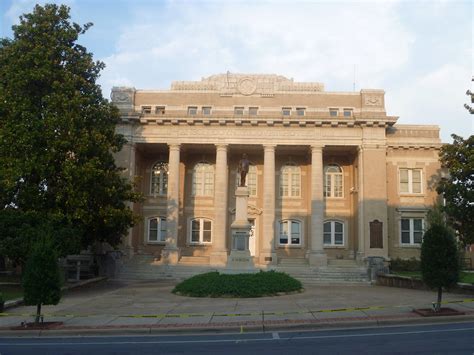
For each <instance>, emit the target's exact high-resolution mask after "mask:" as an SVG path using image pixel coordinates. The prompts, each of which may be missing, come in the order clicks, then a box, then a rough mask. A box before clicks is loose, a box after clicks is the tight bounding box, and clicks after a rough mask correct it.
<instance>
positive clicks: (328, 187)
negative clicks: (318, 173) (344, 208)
mask: <svg viewBox="0 0 474 355" xmlns="http://www.w3.org/2000/svg"><path fill="white" fill-rule="evenodd" d="M325 183H326V184H325V185H324V196H325V197H331V175H328V174H326V178H325Z"/></svg>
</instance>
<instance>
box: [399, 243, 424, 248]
mask: <svg viewBox="0 0 474 355" xmlns="http://www.w3.org/2000/svg"><path fill="white" fill-rule="evenodd" d="M398 247H399V248H406V249H421V244H398Z"/></svg>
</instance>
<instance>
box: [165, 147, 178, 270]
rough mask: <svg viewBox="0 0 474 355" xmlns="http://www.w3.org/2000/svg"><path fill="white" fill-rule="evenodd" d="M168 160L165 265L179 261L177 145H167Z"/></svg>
mask: <svg viewBox="0 0 474 355" xmlns="http://www.w3.org/2000/svg"><path fill="white" fill-rule="evenodd" d="M168 147H169V159H168V199H167V205H168V208H167V209H168V211H167V215H166V246H165V248H164V249H163V252H162V259H163V261H164V262H165V263H168V264H176V263H177V262H178V260H179V248H178V226H179V153H180V145H179V144H169V145H168Z"/></svg>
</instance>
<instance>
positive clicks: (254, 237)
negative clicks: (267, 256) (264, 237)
mask: <svg viewBox="0 0 474 355" xmlns="http://www.w3.org/2000/svg"><path fill="white" fill-rule="evenodd" d="M249 223H250V225H251V226H252V227H251V228H250V237H249V250H250V255H251V256H255V245H256V243H257V228H255V219H254V218H249Z"/></svg>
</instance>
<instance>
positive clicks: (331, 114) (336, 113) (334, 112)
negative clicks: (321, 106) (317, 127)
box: [329, 108, 339, 117]
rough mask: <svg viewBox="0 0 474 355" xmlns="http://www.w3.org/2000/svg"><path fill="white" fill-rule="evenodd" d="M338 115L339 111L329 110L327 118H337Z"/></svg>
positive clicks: (335, 109)
mask: <svg viewBox="0 0 474 355" xmlns="http://www.w3.org/2000/svg"><path fill="white" fill-rule="evenodd" d="M338 114H339V110H338V109H337V108H330V109H329V116H331V117H337V116H338Z"/></svg>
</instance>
